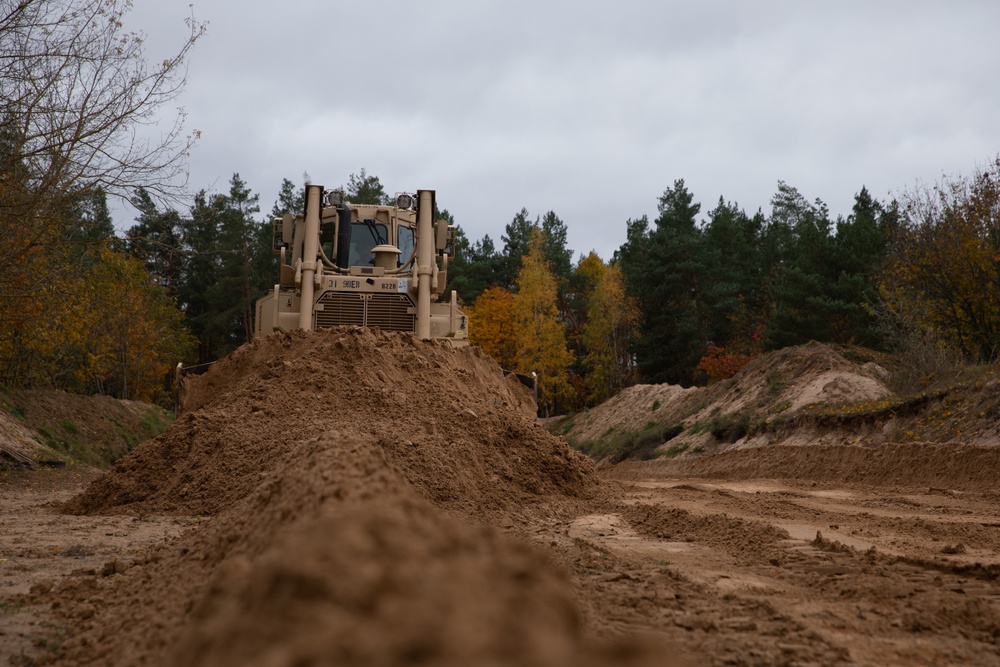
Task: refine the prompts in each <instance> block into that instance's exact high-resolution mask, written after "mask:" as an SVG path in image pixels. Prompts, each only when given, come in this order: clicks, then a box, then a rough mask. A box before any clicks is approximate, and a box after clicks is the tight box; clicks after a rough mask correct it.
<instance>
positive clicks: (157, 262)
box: [127, 188, 185, 297]
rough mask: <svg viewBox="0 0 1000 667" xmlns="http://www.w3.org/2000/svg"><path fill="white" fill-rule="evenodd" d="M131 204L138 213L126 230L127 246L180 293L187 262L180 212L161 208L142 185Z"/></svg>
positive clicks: (175, 293) (160, 279)
mask: <svg viewBox="0 0 1000 667" xmlns="http://www.w3.org/2000/svg"><path fill="white" fill-rule="evenodd" d="M132 205H133V206H134V207H135V208H136V209H137V210H138V211H139V216H138V217H137V218H136V219H135V220H136V224H135V225H133V226H132V227H131V228H130V229H129V230H128V232H127V247H128V249H129V250H130V251H131V253H132V254H133V255H135V256H136V257H138V258H139V259H140V260H141V261H143V262H144V263H145V266H146V270H147V271H149V273H150V275H152V276H153V277H154V279H155V280H156V281H157V282H158V283H159V284H160V285H162V286H163V287H165V288H166V289H167V291H168V292H169V293H170V295H171V296H174V297H177V296H179V294H180V289H181V282H182V280H183V271H184V263H185V259H184V253H185V250H184V247H183V242H182V222H181V217H180V215H179V214H178V213H177V211H174V210H171V209H167V210H165V211H161V210H159V208H158V207H157V205H156V203H155V202H154V201H153V198H152V197H151V196H150V194H149V192H147V191H146V190H145V189H143V188H139V189H138V190H136V192H135V195H134V196H133V197H132Z"/></svg>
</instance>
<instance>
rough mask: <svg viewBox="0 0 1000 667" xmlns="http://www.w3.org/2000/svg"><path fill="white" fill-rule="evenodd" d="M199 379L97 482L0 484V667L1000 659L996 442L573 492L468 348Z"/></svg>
mask: <svg viewBox="0 0 1000 667" xmlns="http://www.w3.org/2000/svg"><path fill="white" fill-rule="evenodd" d="M786 356H789V358H790V359H791V360H792V361H794V359H795V357H794V355H786ZM818 358H819V357H817V356H816V355H815V354H813V355H811V356H809V357H808V358H807V359H806V361H808V362H809V363H808V364H804V365H806V366H809V367H810V368H811V369H812V371H811V372H814V373H823V372H827V370H828V366H829V364H827V363H826V362H824V363H823V364H819V365H817V364H816V363H814V362H815V360H816V359H818ZM758 375H762V376H766V373H765V370H764V369H763V368H761V369H759V371H758ZM199 382H200V384H197V385H193V386H191V387H188V390H189V392H188V395H187V401H188V402H187V411H186V412H185V413H184V414H183V415H182V416H181V417H180V418H179V419H178V420H177V421H176V422H175V423H174V424H173V425H172V426H171V427H170V429H168V431H167V432H166V433H164V434H163V435H162V436H160V437H158V438H155V439H153V440H150V441H147V442H146V443H143V444H142V445H140V446H139V447H137V448H136V449H135V450H134V451H132V452H131V453H130V454H129V455H128V456H126V457H125V458H123V459H122V460H121V461H120V462H119V463H118V465H116V467H115V468H114V470H112V471H111V472H109V473H107V474H104V475H100V476H95V475H94V474H93V473H88V472H86V471H83V470H81V469H74V468H72V467H70V468H66V469H63V470H54V471H47V470H38V471H25V472H21V473H16V474H9V475H7V476H6V477H3V478H0V664H13V665H36V664H55V665H65V666H70V665H72V666H83V665H95V666H97V665H100V666H102V667H105V666H111V667H115V666H121V667H125V666H129V667H131V666H132V665H156V666H159V665H163V666H171V665H174V666H178V667H180V666H184V667H191V666H198V665H204V666H206V667H207V666H209V665H211V666H212V667H219V666H222V667H225V666H227V665H233V666H236V665H266V666H268V667H293V666H294V667H302V666H305V665H358V666H361V665H365V666H368V665H387V666H388V665H393V666H396V665H414V664H420V665H436V666H444V665H448V666H452V665H454V666H455V667H458V666H460V665H461V666H463V667H464V666H465V665H491V666H492V665H497V666H499V665H538V666H539V667H541V666H543V665H544V666H546V667H549V666H552V665H564V666H566V667H569V666H571V665H572V666H573V667H577V666H579V665H583V666H584V667H587V666H590V667H598V666H610V665H615V666H619V665H630V666H643V667H644V666H646V665H650V666H651V665H683V664H687V665H761V666H763V665H787V666H789V667H791V666H798V667H807V666H810V665H907V666H909V665H1000V651H998V646H1000V644H998V643H1000V606H998V601H1000V585H998V584H997V581H996V579H997V576H998V575H1000V503H998V500H1000V495H998V493H997V491H996V489H995V475H994V474H993V472H992V471H995V470H997V469H1000V448H998V447H995V446H994V447H975V446H969V445H967V444H960V443H952V444H942V443H938V444H899V443H897V444H892V443H885V444H882V445H880V446H877V447H873V446H845V445H837V446H825V445H810V446H801V445H800V446H784V445H770V446H767V447H760V448H751V449H732V450H730V451H727V452H724V453H720V454H715V455H711V456H702V457H678V458H676V459H660V460H656V461H646V462H638V461H630V462H626V463H623V464H620V465H618V466H614V467H610V468H603V469H597V468H596V467H595V466H594V464H593V462H591V461H590V460H589V459H587V458H586V457H584V456H582V455H581V454H579V453H578V452H574V451H572V450H571V449H570V448H569V447H568V446H567V445H566V443H565V442H564V441H563V440H561V439H560V438H557V437H555V436H553V435H551V434H550V433H548V432H547V431H545V430H544V429H543V428H541V427H540V426H539V425H538V423H537V422H536V421H535V420H534V418H533V417H531V416H530V406H527V409H526V406H525V403H524V397H523V396H522V394H521V393H519V392H520V391H521V390H520V389H519V387H518V386H517V385H513V384H511V383H509V382H508V381H507V380H506V379H505V378H504V376H503V373H502V372H501V371H500V369H499V368H498V367H496V364H495V363H493V362H492V360H490V359H488V358H486V357H485V356H483V355H482V354H481V353H480V352H478V351H477V350H475V349H468V348H466V349H463V350H452V349H450V348H447V347H445V346H441V345H439V344H436V343H422V342H419V341H415V340H413V339H410V338H407V337H401V336H397V335H395V334H387V333H382V332H371V331H359V330H342V331H337V330H334V331H327V332H317V333H315V334H304V333H296V334H293V335H289V336H275V337H268V338H266V339H263V340H262V341H258V342H255V343H254V344H253V345H251V346H246V347H245V348H241V350H240V351H238V352H237V353H236V354H234V355H233V356H232V357H230V358H229V359H227V360H225V361H224V362H220V363H219V364H218V365H217V366H216V367H214V368H213V370H212V371H211V372H210V373H209V374H207V375H206V376H204V379H203V380H200V381H199ZM798 384H800V386H801V383H798ZM721 390H723V391H725V392H731V391H736V388H734V387H723V388H722V389H721ZM782 391H784V390H782ZM989 391H993V389H992V388H990V389H989ZM736 393H738V391H736ZM859 437H860V436H859ZM862 444H863V443H862ZM869 444H871V443H869Z"/></svg>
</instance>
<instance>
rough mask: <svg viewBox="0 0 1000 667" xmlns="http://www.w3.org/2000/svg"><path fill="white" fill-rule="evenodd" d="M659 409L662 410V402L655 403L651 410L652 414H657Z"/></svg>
mask: <svg viewBox="0 0 1000 667" xmlns="http://www.w3.org/2000/svg"><path fill="white" fill-rule="evenodd" d="M659 409H660V402H659V401H653V405H652V406H651V407H650V408H649V411H650V412H656V411H657V410H659Z"/></svg>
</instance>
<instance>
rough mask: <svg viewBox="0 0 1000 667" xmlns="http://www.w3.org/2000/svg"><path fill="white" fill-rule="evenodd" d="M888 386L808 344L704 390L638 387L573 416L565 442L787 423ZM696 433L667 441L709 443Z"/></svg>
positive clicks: (882, 378)
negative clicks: (734, 420)
mask: <svg viewBox="0 0 1000 667" xmlns="http://www.w3.org/2000/svg"><path fill="white" fill-rule="evenodd" d="M887 379H888V374H887V372H886V371H885V370H884V369H883V368H881V367H880V366H878V365H876V364H874V363H865V364H857V363H854V362H852V361H849V360H848V359H845V358H844V357H843V356H842V355H840V354H838V353H837V352H836V350H834V349H833V348H831V347H829V346H827V345H823V344H821V343H809V344H807V345H802V346H799V347H789V348H784V349H782V350H778V351H776V352H771V353H769V354H765V355H763V356H761V357H758V358H757V359H755V360H754V361H752V362H750V364H748V365H747V366H746V367H745V368H743V369H742V370H741V371H740V372H738V373H737V374H736V375H734V376H733V377H731V378H729V379H727V380H723V381H722V382H719V383H717V384H714V385H712V386H709V387H701V388H687V389H685V388H681V387H678V386H674V385H636V386H634V387H631V388H629V389H626V390H625V391H623V392H622V393H621V394H619V395H618V396H616V397H614V398H612V399H611V400H609V401H607V402H606V403H603V404H601V405H599V406H597V407H595V408H593V409H592V410H589V411H588V412H586V413H583V414H580V415H577V416H575V417H574V418H573V422H572V426H571V427H570V428H569V429H566V430H565V435H566V437H567V438H570V439H571V440H572V441H573V442H575V443H576V444H578V445H586V444H587V443H590V442H593V441H595V440H599V439H601V438H607V437H614V435H615V432H618V433H621V432H625V431H638V430H640V429H643V428H644V427H648V425H650V423H655V424H659V425H661V426H663V427H672V426H683V427H684V428H685V429H691V428H692V427H694V426H696V425H707V424H711V423H713V422H715V423H720V422H721V421H722V420H724V419H725V418H727V417H732V416H734V415H757V416H766V417H773V416H776V415H786V416H787V415H791V414H794V413H795V412H797V411H799V410H801V409H802V408H803V407H805V406H806V405H810V404H815V403H821V404H842V403H853V402H858V401H874V400H878V399H880V398H884V397H886V396H889V395H891V392H890V390H889V389H888V387H886V384H885V382H886V381H887ZM557 427H558V426H557ZM693 430H694V431H695V432H694V433H691V432H688V433H685V434H684V435H682V436H681V437H680V438H679V439H677V440H676V441H674V440H672V441H671V442H672V443H675V444H678V443H683V444H686V445H687V446H688V447H689V448H690V449H694V448H695V447H696V446H697V445H704V444H706V443H705V442H703V441H704V440H706V438H707V439H711V438H710V436H707V435H703V434H705V433H706V431H707V430H708V429H707V428H695V429H693Z"/></svg>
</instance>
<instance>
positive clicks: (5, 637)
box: [0, 466, 197, 665]
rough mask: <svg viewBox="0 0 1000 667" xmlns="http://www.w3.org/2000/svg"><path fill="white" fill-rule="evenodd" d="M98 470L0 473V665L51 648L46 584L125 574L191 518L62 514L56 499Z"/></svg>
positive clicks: (57, 627)
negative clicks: (151, 548) (150, 550)
mask: <svg viewBox="0 0 1000 667" xmlns="http://www.w3.org/2000/svg"><path fill="white" fill-rule="evenodd" d="M100 475H101V473H100V472H99V471H97V470H96V469H93V468H87V467H82V466H77V467H69V468H63V469H55V470H49V469H40V470H36V471H25V472H21V473H9V472H8V473H3V474H0V664H4V665H6V664H13V665H17V664H32V662H33V659H32V657H31V656H36V655H38V654H39V653H41V654H44V653H45V649H49V648H56V647H58V645H59V643H60V642H61V641H62V639H63V638H64V637H65V635H66V628H65V623H64V621H63V620H62V619H60V618H58V617H57V616H55V615H54V614H53V613H52V612H53V609H52V604H53V603H52V601H48V604H45V602H46V600H45V596H46V595H47V594H48V593H50V592H51V591H53V589H56V588H57V587H59V586H64V585H66V584H67V583H69V582H77V581H84V582H91V583H96V582H97V581H98V580H99V579H104V578H106V577H109V576H111V575H113V574H117V573H121V572H124V571H125V570H126V569H128V568H129V567H130V566H131V565H132V564H133V563H134V562H135V560H136V559H137V558H141V557H142V554H143V553H144V552H145V551H146V550H147V549H149V548H150V547H153V546H156V545H159V544H163V543H164V542H166V541H168V540H170V539H171V538H172V537H174V536H176V535H178V534H180V533H181V532H182V531H183V530H184V528H185V527H187V526H190V525H195V524H197V519H194V518H192V517H162V516H161V517H156V516H147V517H141V518H140V517H131V516H100V517H85V516H72V515H67V514H64V513H62V511H61V508H62V505H63V503H65V502H66V501H67V500H69V499H70V498H72V497H73V496H74V495H76V494H78V493H79V492H80V491H81V490H82V489H83V488H85V486H86V485H87V484H88V483H90V482H91V481H93V480H94V479H96V478H97V477H99V476H100ZM95 588H96V586H95ZM83 613H84V614H86V611H84V612H83ZM84 620H85V619H84Z"/></svg>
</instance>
